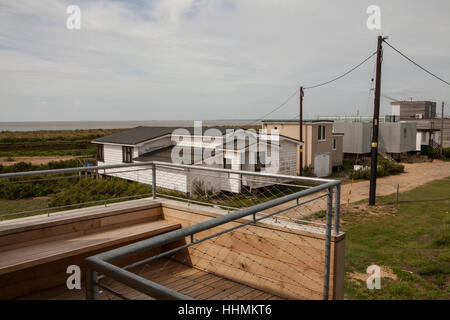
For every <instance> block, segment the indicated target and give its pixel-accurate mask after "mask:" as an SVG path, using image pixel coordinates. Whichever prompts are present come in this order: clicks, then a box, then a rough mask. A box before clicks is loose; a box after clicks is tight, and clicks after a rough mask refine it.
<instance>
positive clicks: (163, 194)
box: [0, 162, 343, 299]
mask: <svg viewBox="0 0 450 320" xmlns="http://www.w3.org/2000/svg"><path fill="white" fill-rule="evenodd" d="M74 173H76V175H73V174H74ZM82 173H83V174H82ZM117 177H120V178H122V179H127V180H130V181H134V183H130V182H127V183H129V184H130V185H135V184H136V182H137V184H138V185H139V186H140V189H139V191H140V192H136V193H134V194H113V196H111V194H107V195H106V196H105V195H102V194H99V198H94V199H92V200H91V201H81V200H83V198H79V199H78V198H76V197H75V198H74V199H71V201H69V202H67V203H64V204H63V205H56V206H54V207H51V208H40V209H34V210H28V211H17V212H8V213H6V214H3V215H0V217H4V218H5V217H6V218H11V217H13V216H24V215H25V216H26V215H34V214H39V213H42V212H45V213H47V214H48V215H51V214H52V212H53V211H56V210H57V211H59V212H60V211H61V210H66V209H71V208H76V207H84V206H89V205H95V204H103V205H108V204H109V203H111V202H116V201H123V200H130V199H133V198H142V197H151V198H153V199H154V200H155V201H159V202H161V210H162V212H163V216H164V218H165V219H167V220H172V221H176V222H179V223H180V224H181V225H182V227H183V228H181V229H179V230H175V231H172V232H169V233H166V234H163V235H160V236H156V237H153V238H150V239H147V240H144V241H140V242H137V243H133V244H131V245H128V246H125V247H121V248H117V249H114V250H111V251H108V252H104V253H101V254H99V255H96V256H93V257H90V258H88V259H87V260H86V263H87V266H88V272H87V282H86V283H87V287H86V295H87V298H89V299H96V298H106V299H107V298H114V297H120V298H130V297H133V298H144V297H145V295H148V296H150V297H152V298H163V299H166V298H170V299H188V298H199V299H201V298H214V299H216V298H225V297H228V298H244V299H247V298H251V297H253V296H254V297H268V296H270V297H271V298H290V299H311V298H312V299H319V298H323V299H328V298H330V297H331V298H336V297H338V296H339V295H340V293H337V291H339V290H340V289H339V288H340V287H341V286H342V281H343V280H342V279H341V273H342V272H341V271H340V269H341V268H342V263H343V261H341V260H342V259H343V241H342V239H343V236H342V234H341V233H340V232H339V207H340V204H339V199H340V196H339V193H340V181H334V180H327V179H318V178H307V177H296V176H286V175H279V174H269V173H264V172H248V171H236V170H228V169H222V168H212V167H199V166H191V165H179V164H168V163H161V162H146V163H133V164H119V165H106V166H97V167H86V168H69V169H58V170H47V171H37V172H23V173H10V174H2V175H0V186H1V185H2V184H3V185H9V186H11V185H15V186H19V185H20V186H21V187H18V189H15V190H13V191H15V192H17V191H20V190H22V191H23V190H25V191H26V190H29V189H31V190H33V188H37V189H39V184H49V183H54V184H56V185H59V184H58V181H63V180H70V181H72V182H71V183H70V184H69V188H70V187H71V186H72V185H76V184H78V183H86V181H89V183H93V185H94V187H95V186H96V184H98V185H99V186H101V185H102V183H104V181H105V180H106V181H108V180H109V179H112V181H113V182H114V181H116V180H118V179H117ZM55 181H56V182H55ZM83 181H84V182H83ZM24 186H27V187H24ZM13 189H14V188H13ZM94 189H95V188H94ZM136 190H137V189H136ZM25 191H24V192H25ZM61 192H63V191H61ZM31 193H32V192H31ZM333 194H336V196H335V199H334V200H335V202H334V203H333ZM77 199H78V200H80V201H77ZM333 206H334V223H333V222H332V218H333V217H332V215H333ZM317 217H319V218H325V220H326V222H325V223H318V222H314V221H311V220H312V219H311V218H317ZM146 252H147V253H148V254H147V255H146V254H145V253H146ZM150 252H151V253H150ZM143 253H144V255H142V254H143ZM135 256H139V259H134V260H133V259H132V257H135ZM125 260H126V261H128V262H129V263H126V264H120V263H118V261H125ZM342 276H343V273H342ZM99 288H100V289H99ZM234 291H235V292H234ZM127 293H128V295H127Z"/></svg>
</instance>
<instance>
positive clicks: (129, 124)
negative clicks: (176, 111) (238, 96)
mask: <svg viewBox="0 0 450 320" xmlns="http://www.w3.org/2000/svg"><path fill="white" fill-rule="evenodd" d="M202 121H203V125H204V126H226V125H229V126H244V125H250V124H260V123H261V121H260V120H251V119H249V120H231V119H228V120H202ZM193 125H194V120H147V121H142V120H136V121H131V120H130V121H7V122H6V121H5V122H0V131H40V130H85V129H127V128H134V127H138V126H168V127H186V126H193Z"/></svg>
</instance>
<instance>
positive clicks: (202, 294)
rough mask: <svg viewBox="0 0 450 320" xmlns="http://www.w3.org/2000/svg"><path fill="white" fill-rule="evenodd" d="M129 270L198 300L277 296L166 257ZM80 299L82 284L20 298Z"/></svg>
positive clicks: (122, 289) (129, 292)
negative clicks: (75, 288)
mask: <svg viewBox="0 0 450 320" xmlns="http://www.w3.org/2000/svg"><path fill="white" fill-rule="evenodd" d="M132 271H133V272H135V273H137V274H139V275H140V276H142V277H145V278H147V279H150V280H152V281H155V282H156V283H158V284H161V285H164V286H167V287H169V288H171V289H173V290H176V291H179V292H181V293H183V294H185V295H187V296H190V297H192V298H194V299H199V300H279V299H281V298H280V297H278V296H275V295H273V294H270V293H267V292H264V291H261V290H258V289H254V288H251V287H249V286H246V285H244V284H241V283H237V282H234V281H231V280H228V279H225V278H223V277H220V276H216V275H213V274H211V273H208V272H205V271H202V270H199V269H196V268H192V267H190V266H186V265H183V264H181V263H178V262H175V261H173V260H168V259H160V260H158V261H154V262H152V263H150V264H149V265H146V266H140V267H137V268H135V269H133V270H132ZM101 283H103V284H104V285H107V286H108V287H110V288H111V289H113V290H115V291H117V292H119V293H120V294H122V295H124V296H126V297H127V298H129V299H138V300H152V298H151V297H149V296H147V295H145V294H143V293H140V292H138V291H136V290H134V289H131V288H129V287H127V286H126V285H124V284H121V283H118V282H115V281H112V280H111V279H102V281H101ZM83 285H84V284H83ZM84 298H85V291H84V286H83V287H82V289H81V290H68V289H67V288H66V287H58V288H55V289H50V290H46V291H42V292H39V293H37V294H33V295H29V296H25V297H23V298H22V299H26V300H30V299H33V300H82V299H84ZM99 299H101V300H116V299H120V298H119V297H117V296H115V295H114V294H112V293H109V292H108V291H106V290H103V289H101V288H100V292H99Z"/></svg>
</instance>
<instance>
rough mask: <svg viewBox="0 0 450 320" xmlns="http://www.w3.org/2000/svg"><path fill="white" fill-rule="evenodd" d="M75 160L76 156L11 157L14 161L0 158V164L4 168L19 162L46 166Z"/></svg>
mask: <svg viewBox="0 0 450 320" xmlns="http://www.w3.org/2000/svg"><path fill="white" fill-rule="evenodd" d="M75 158H77V157H76V156H42V157H13V159H14V161H6V159H7V158H0V164H1V165H4V166H12V165H13V164H16V163H19V162H26V163H31V164H46V163H49V162H51V161H60V160H71V159H75Z"/></svg>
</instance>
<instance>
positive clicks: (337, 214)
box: [334, 184, 341, 235]
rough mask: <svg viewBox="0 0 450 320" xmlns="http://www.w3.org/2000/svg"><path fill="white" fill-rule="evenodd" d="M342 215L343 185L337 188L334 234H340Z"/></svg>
mask: <svg viewBox="0 0 450 320" xmlns="http://www.w3.org/2000/svg"><path fill="white" fill-rule="evenodd" d="M340 214H341V185H340V184H338V185H337V186H336V198H335V199H334V234H335V235H338V234H339V218H340Z"/></svg>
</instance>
